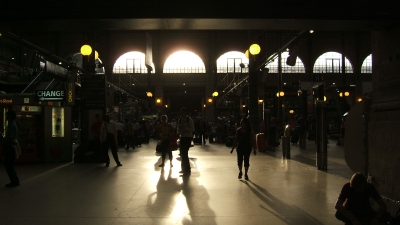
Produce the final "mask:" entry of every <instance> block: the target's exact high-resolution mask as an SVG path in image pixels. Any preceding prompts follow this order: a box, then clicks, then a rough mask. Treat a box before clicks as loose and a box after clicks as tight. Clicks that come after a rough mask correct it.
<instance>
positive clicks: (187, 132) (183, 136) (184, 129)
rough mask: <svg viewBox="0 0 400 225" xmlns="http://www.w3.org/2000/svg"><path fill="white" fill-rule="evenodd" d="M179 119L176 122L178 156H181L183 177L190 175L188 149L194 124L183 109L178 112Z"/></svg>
mask: <svg viewBox="0 0 400 225" xmlns="http://www.w3.org/2000/svg"><path fill="white" fill-rule="evenodd" d="M180 114H181V117H180V119H179V121H178V133H179V135H180V147H179V149H180V155H181V169H182V170H181V171H180V173H182V174H183V175H190V173H191V168H190V162H189V148H190V145H191V143H192V139H193V131H194V123H193V119H192V118H191V117H190V116H188V114H187V109H186V108H185V107H183V108H181V110H180Z"/></svg>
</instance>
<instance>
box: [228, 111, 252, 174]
mask: <svg viewBox="0 0 400 225" xmlns="http://www.w3.org/2000/svg"><path fill="white" fill-rule="evenodd" d="M253 139H254V137H253V129H252V127H251V123H250V121H249V119H247V118H243V119H242V120H241V121H240V127H239V128H238V129H237V130H236V135H235V140H234V141H233V146H232V150H231V153H232V152H233V149H234V148H235V147H236V146H237V148H236V153H237V165H238V168H239V175H238V178H239V179H241V178H242V175H243V171H242V167H243V161H244V178H245V179H246V180H248V179H249V176H248V174H247V173H248V171H249V166H250V163H249V161H250V154H251V149H252V148H253V149H254V150H253V152H254V155H256V154H257V152H256V146H254V140H253Z"/></svg>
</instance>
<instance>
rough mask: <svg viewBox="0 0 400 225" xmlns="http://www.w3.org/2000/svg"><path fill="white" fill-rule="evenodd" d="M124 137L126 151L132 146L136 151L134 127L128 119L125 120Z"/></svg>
mask: <svg viewBox="0 0 400 225" xmlns="http://www.w3.org/2000/svg"><path fill="white" fill-rule="evenodd" d="M124 135H125V149H126V150H129V147H130V146H132V149H133V150H134V149H135V142H134V140H133V125H132V124H131V123H130V122H129V120H128V119H126V120H125V124H124Z"/></svg>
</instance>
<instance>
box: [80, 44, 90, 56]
mask: <svg viewBox="0 0 400 225" xmlns="http://www.w3.org/2000/svg"><path fill="white" fill-rule="evenodd" d="M81 53H82V55H84V56H88V55H90V54H92V47H90V46H89V45H83V46H82V47H81Z"/></svg>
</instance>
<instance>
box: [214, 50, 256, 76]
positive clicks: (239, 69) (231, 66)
mask: <svg viewBox="0 0 400 225" xmlns="http://www.w3.org/2000/svg"><path fill="white" fill-rule="evenodd" d="M241 64H242V65H241ZM248 65H249V59H248V58H247V57H246V55H245V54H244V53H243V52H237V51H231V52H227V53H225V54H223V55H221V56H220V57H219V58H218V59H217V73H247V72H249V69H248Z"/></svg>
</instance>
